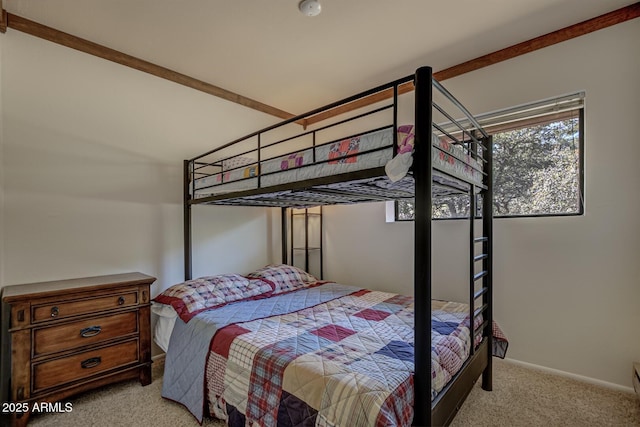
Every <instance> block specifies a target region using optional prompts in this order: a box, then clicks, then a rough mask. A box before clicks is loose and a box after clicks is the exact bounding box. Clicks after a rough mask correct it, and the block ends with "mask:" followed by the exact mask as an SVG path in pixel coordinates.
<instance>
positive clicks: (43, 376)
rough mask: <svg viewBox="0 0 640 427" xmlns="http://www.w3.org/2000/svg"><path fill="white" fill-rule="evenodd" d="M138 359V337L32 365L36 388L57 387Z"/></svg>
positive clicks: (36, 389)
mask: <svg viewBox="0 0 640 427" xmlns="http://www.w3.org/2000/svg"><path fill="white" fill-rule="evenodd" d="M137 361H138V340H137V339H136V340H132V341H127V342H124V343H121V344H117V345H113V346H110V347H104V348H100V349H96V350H91V351H85V352H82V353H78V354H75V355H72V356H69V357H64V358H61V359H55V360H51V361H48V362H44V363H40V364H37V365H35V366H34V367H33V391H34V392H38V391H39V390H42V389H46V388H49V387H53V386H58V385H61V384H65V383H68V382H71V381H75V380H79V379H82V378H86V377H90V376H92V375H95V374H98V373H100V372H104V371H108V370H110V369H115V368H119V367H122V366H125V365H127V364H131V363H135V362H137Z"/></svg>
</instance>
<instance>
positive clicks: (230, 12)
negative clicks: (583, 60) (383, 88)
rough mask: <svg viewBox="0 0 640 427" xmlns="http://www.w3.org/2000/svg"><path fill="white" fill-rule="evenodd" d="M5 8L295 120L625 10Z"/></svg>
mask: <svg viewBox="0 0 640 427" xmlns="http://www.w3.org/2000/svg"><path fill="white" fill-rule="evenodd" d="M320 1H321V3H322V13H321V14H320V15H319V16H316V17H306V16H304V15H302V14H301V13H300V12H299V11H298V8H297V3H298V0H4V2H3V6H4V8H5V9H6V10H7V11H8V12H10V13H12V14H15V15H19V16H22V17H24V18H27V19H30V20H33V21H36V22H39V23H41V24H44V25H47V26H50V27H53V28H55V29H58V30H61V31H64V32H67V33H70V34H73V35H75V36H78V37H81V38H85V39H88V40H90V41H93V42H95V43H98V44H102V45H104V46H107V47H110V48H112V49H115V50H118V51H121V52H124V53H127V54H129V55H133V56H135V57H138V58H141V59H144V60H146V61H149V62H152V63H155V64H157V65H160V66H163V67H166V68H169V69H172V70H174V71H177V72H180V73H183V74H186V75H188V76H191V77H194V78H197V79H200V80H203V81H205V82H208V83H211V84H213V85H216V86H219V87H222V88H224V89H226V90H229V91H232V92H235V93H238V94H240V95H243V96H246V97H249V98H252V99H255V100H257V101H260V102H263V103H265V104H268V105H271V106H274V107H276V108H279V109H282V110H285V111H288V112H290V113H294V114H299V113H302V112H305V111H308V110H310V109H313V108H316V107H318V106H321V105H324V104H327V103H329V102H332V101H335V100H336V99H340V98H343V97H346V96H349V95H352V94H354V93H357V92H360V91H362V90H365V89H368V88H370V87H373V86H375V85H378V84H382V83H386V82H388V81H391V80H394V79H396V78H400V77H403V76H405V75H408V74H411V73H412V72H413V71H414V70H415V68H417V67H418V66H421V65H430V66H432V67H433V68H434V71H438V70H442V69H445V68H447V67H450V66H453V65H457V64H459V63H461V62H464V61H467V60H469V59H473V58H476V57H478V56H481V55H484V54H487V53H490V52H493V51H496V50H499V49H502V48H505V47H508V46H510V45H513V44H516V43H519V42H522V41H525V40H528V39H531V38H533V37H536V36H539V35H542V34H546V33H548V32H551V31H554V30H557V29H560V28H563V27H566V26H569V25H572V24H575V23H578V22H581V21H584V20H586V19H589V18H592V17H595V16H598V15H601V14H603V13H606V12H610V11H612V10H615V9H618V8H620V7H624V6H627V5H629V4H632V3H634V2H633V1H629V0H606V1H603V0H535V1H531V0H483V1H480V0H396V1H391V0H387V1H384V0H376V1H372V0H320Z"/></svg>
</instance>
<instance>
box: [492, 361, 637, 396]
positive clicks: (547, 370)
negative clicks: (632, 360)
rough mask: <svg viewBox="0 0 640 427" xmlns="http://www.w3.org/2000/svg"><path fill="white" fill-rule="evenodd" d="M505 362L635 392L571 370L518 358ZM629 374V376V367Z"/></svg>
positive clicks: (613, 388)
mask: <svg viewBox="0 0 640 427" xmlns="http://www.w3.org/2000/svg"><path fill="white" fill-rule="evenodd" d="M504 361H505V362H507V363H512V364H514V365H520V366H523V367H525V368H530V369H536V370H538V371H542V372H547V373H549V374H554V375H558V376H560V377H565V378H571V379H574V380H577V381H582V382H585V383H588V384H593V385H597V386H600V387H604V388H608V389H611V390H616V391H621V392H624V393H630V394H635V391H634V390H633V387H625V386H623V385H620V384H615V383H610V382H608V381H602V380H598V379H595V378H590V377H585V376H583V375H578V374H572V373H571V372H565V371H561V370H559V369H553V368H547V367H546V366H540V365H535V364H533V363H529V362H522V361H520V360H515V359H509V358H505V359H504ZM629 376H631V369H629Z"/></svg>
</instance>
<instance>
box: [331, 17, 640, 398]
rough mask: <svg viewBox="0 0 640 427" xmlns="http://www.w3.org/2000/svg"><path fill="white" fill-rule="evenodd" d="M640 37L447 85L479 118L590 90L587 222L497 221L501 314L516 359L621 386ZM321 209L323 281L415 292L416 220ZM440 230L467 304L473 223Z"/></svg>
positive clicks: (634, 198)
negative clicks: (462, 254) (462, 256)
mask: <svg viewBox="0 0 640 427" xmlns="http://www.w3.org/2000/svg"><path fill="white" fill-rule="evenodd" d="M638 40H640V20H638V19H636V20H633V21H629V22H627V23H624V24H620V25H617V26H615V27H611V28H608V29H605V30H601V31H598V32H596V33H592V34H589V35H586V36H583V37H580V38H578V39H574V40H570V41H567V42H564V43H561V44H558V45H555V46H552V47H549V48H546V49H544V50H541V51H537V52H533V53H530V54H527V55H524V56H521V57H518V58H516V59H512V60H509V61H506V62H503V63H500V64H496V65H493V66H491V67H488V68H484V69H481V70H478V71H475V72H472V73H469V74H467V75H464V76H460V77H458V78H455V79H452V80H450V81H446V82H445V86H447V87H448V88H449V89H450V90H451V91H452V92H453V93H454V94H455V95H456V96H457V97H458V98H459V99H460V100H461V101H462V102H463V103H465V104H466V105H467V106H468V107H469V109H470V110H471V111H472V112H474V113H482V112H487V111H493V110H496V109H500V108H506V107H509V106H512V105H518V104H522V103H526V102H530V101H535V100H539V99H544V98H548V97H552V96H557V95H562V94H565V93H569V92H574V91H578V90H585V91H586V101H585V102H586V106H585V215H584V216H579V217H567V218H523V219H515V218H513V219H496V220H495V234H494V236H495V262H494V267H495V281H494V284H495V293H494V295H495V298H494V301H495V318H496V319H497V320H498V321H499V323H500V325H501V326H502V328H503V329H504V331H505V332H506V334H507V335H508V337H509V339H510V343H511V344H510V348H509V353H508V356H509V357H510V358H513V359H517V360H521V361H526V362H529V363H533V364H537V365H542V366H545V367H549V368H553V369H558V370H562V371H565V372H569V373H573V374H577V375H582V376H586V377H590V378H593V379H597V380H601V381H606V382H610V383H614V384H618V385H622V386H625V387H630V386H631V374H630V372H631V364H632V362H633V361H634V360H636V361H638V360H640V340H639V339H638V325H640V309H639V308H638V304H639V303H640V263H638V258H639V256H640V215H639V212H640V191H639V188H640V168H639V167H638V166H637V162H638V159H640V144H639V143H638V131H637V129H638V128H637V126H638V118H639V117H640V96H639V95H640V79H639V78H638V76H640V44H638V43H637V41H638ZM325 213H326V216H325V224H326V252H327V253H326V264H325V265H326V277H328V278H331V279H333V280H337V281H342V282H344V283H349V284H354V285H361V286H367V287H371V288H378V289H392V290H397V291H399V292H403V293H411V292H412V285H411V284H412V280H413V274H412V268H413V224H412V223H391V224H387V223H385V222H384V221H385V212H384V205H383V204H372V205H368V206H366V205H359V206H346V207H331V208H327V209H325ZM434 233H435V239H434V241H435V246H437V248H438V251H439V252H438V254H437V256H436V258H435V260H434V265H435V267H434V277H435V281H436V283H437V284H438V285H439V288H438V289H436V290H435V294H436V296H438V297H443V298H456V297H458V296H459V298H463V300H466V297H465V295H466V294H465V288H464V286H465V285H464V284H463V283H462V286H461V281H460V280H458V278H459V277H464V276H463V275H464V273H465V271H466V268H467V266H466V264H464V265H462V266H458V267H456V264H455V263H452V261H451V258H450V257H447V255H454V254H455V253H456V248H457V247H456V246H455V243H458V242H459V245H460V246H458V248H462V249H461V250H464V249H465V248H466V246H465V245H466V243H465V236H466V233H467V230H466V225H465V224H463V223H462V222H459V221H443V222H437V223H436V224H435V225H434ZM445 235H446V236H447V238H445ZM449 239H453V242H452V241H450V240H449ZM363 242H364V243H363ZM381 260H382V261H381ZM381 265H382V266H383V267H382V268H381ZM456 268H458V269H460V268H461V269H462V271H456ZM498 387H499V385H498Z"/></svg>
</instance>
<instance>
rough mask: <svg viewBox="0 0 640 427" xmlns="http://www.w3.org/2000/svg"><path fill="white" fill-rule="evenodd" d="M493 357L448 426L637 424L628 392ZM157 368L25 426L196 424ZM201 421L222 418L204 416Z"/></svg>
mask: <svg viewBox="0 0 640 427" xmlns="http://www.w3.org/2000/svg"><path fill="white" fill-rule="evenodd" d="M494 362H495V365H494V380H493V391H492V392H485V391H483V390H482V389H481V388H480V387H479V382H478V384H477V385H476V387H475V388H474V390H473V391H472V392H471V394H470V395H469V397H468V398H467V400H466V402H465V403H464V405H463V406H462V409H461V410H460V412H459V413H458V415H457V416H456V418H455V419H454V422H453V426H456V427H459V426H544V427H551V426H576V427H577V426H580V427H583V426H640V403H639V402H638V400H637V398H636V396H635V395H634V394H631V393H623V392H617V391H612V390H609V389H604V388H600V387H597V386H594V385H591V384H585V383H582V382H579V381H575V380H572V379H567V378H564V377H559V376H556V375H551V374H548V373H544V372H540V371H537V370H532V369H528V368H524V367H522V366H519V365H514V364H512V363H508V362H504V361H501V360H499V359H494ZM162 368H163V366H162V361H161V360H160V361H159V362H156V363H155V364H154V369H153V372H154V375H153V383H152V384H150V385H148V386H146V387H141V386H140V384H139V383H138V382H136V381H130V382H125V383H121V384H116V385H113V386H109V387H105V388H103V389H102V390H98V391H94V392H89V393H85V394H83V395H82V396H79V397H77V398H74V399H72V400H69V402H71V403H72V404H73V411H72V412H69V413H62V414H35V415H33V416H32V418H31V421H30V423H29V426H54V425H55V426H65V427H73V426H82V427H88V426H96V427H102V426H104V427H107V426H109V427H112V426H132V427H138V426H140V427H143V426H144V427H146V426H154V427H165V426H166V427H183V426H194V427H196V426H198V423H197V421H196V420H195V418H193V417H192V416H191V415H190V414H189V412H188V411H187V410H186V409H184V408H183V407H182V406H181V405H179V404H177V403H173V402H170V401H167V400H164V399H162V398H161V397H160V390H161V388H162ZM203 425H204V426H207V427H211V426H216V427H218V426H222V425H223V423H221V422H220V421H216V420H212V419H205V422H204V423H203ZM347 427H350V426H347Z"/></svg>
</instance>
